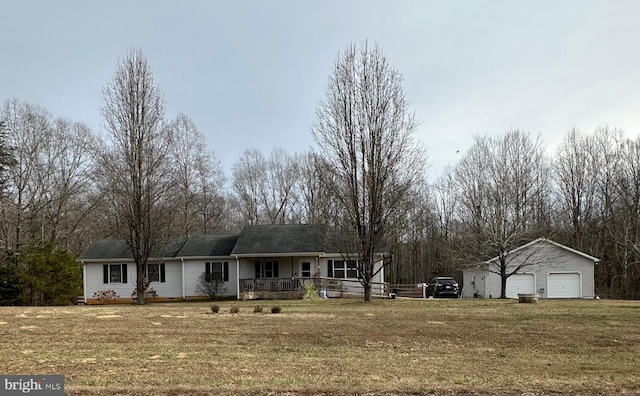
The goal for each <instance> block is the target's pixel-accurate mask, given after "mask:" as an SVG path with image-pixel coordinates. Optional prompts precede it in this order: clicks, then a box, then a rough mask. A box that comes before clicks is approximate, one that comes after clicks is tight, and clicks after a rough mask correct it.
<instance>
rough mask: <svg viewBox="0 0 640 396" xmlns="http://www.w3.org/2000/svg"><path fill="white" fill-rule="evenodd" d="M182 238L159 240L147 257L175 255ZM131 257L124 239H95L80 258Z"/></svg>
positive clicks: (180, 245) (182, 242)
mask: <svg viewBox="0 0 640 396" xmlns="http://www.w3.org/2000/svg"><path fill="white" fill-rule="evenodd" d="M184 243H185V240H184V239H169V240H159V241H157V243H155V244H154V246H153V247H152V249H151V254H150V255H149V257H154V258H157V257H175V256H176V254H177V253H178V252H179V251H180V248H181V247H182V246H183V245H184ZM117 258H133V252H132V251H131V248H130V247H129V244H128V243H127V242H126V241H124V240H116V239H103V240H100V241H97V242H96V243H94V244H93V245H91V246H89V248H88V249H87V250H86V251H85V252H84V254H83V255H82V259H85V260H91V259H117Z"/></svg>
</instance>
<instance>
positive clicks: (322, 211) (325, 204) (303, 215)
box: [295, 151, 339, 225]
mask: <svg viewBox="0 0 640 396" xmlns="http://www.w3.org/2000/svg"><path fill="white" fill-rule="evenodd" d="M298 168H299V171H300V173H299V176H300V177H299V179H298V183H297V186H296V194H295V196H296V200H297V203H296V206H295V210H296V215H295V216H296V218H297V219H298V222H299V223H304V224H330V225H332V221H333V220H334V219H336V218H337V215H338V212H339V211H338V209H337V208H336V204H335V201H334V200H333V199H331V196H330V194H328V193H327V190H326V188H325V187H324V183H323V180H322V178H321V177H320V172H321V171H322V170H321V167H320V166H319V161H318V160H317V158H316V154H315V153H313V152H312V151H309V152H306V153H304V154H302V155H300V156H299V157H298Z"/></svg>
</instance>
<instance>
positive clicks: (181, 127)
mask: <svg viewBox="0 0 640 396" xmlns="http://www.w3.org/2000/svg"><path fill="white" fill-rule="evenodd" d="M171 128H172V129H173V143H172V145H171V151H170V153H171V161H172V176H171V178H172V182H171V186H172V187H171V195H172V200H173V201H174V205H172V207H173V208H174V210H172V211H171V212H172V213H173V217H174V223H175V224H176V226H177V227H176V229H178V230H179V235H180V236H184V237H189V236H190V235H192V234H193V233H194V232H195V233H206V232H207V231H209V230H212V229H215V228H216V226H215V225H214V224H212V223H213V222H215V221H216V220H218V219H219V218H220V216H221V211H222V208H221V207H220V204H221V200H220V196H221V190H222V188H223V185H224V182H225V178H224V172H223V170H222V166H221V165H220V163H219V161H217V160H216V157H215V155H214V154H213V153H209V152H207V150H206V144H205V140H204V135H203V134H202V132H200V131H199V130H198V128H197V127H196V125H195V123H194V122H193V121H192V120H191V119H190V118H189V117H187V116H186V115H184V114H178V116H177V117H176V119H175V120H174V121H173V122H172V123H171Z"/></svg>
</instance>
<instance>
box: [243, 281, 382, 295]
mask: <svg viewBox="0 0 640 396" xmlns="http://www.w3.org/2000/svg"><path fill="white" fill-rule="evenodd" d="M305 282H313V283H314V286H315V288H316V290H321V289H324V290H326V291H327V295H328V296H329V297H339V296H342V295H345V294H349V295H362V294H363V293H364V292H363V289H362V285H361V284H360V282H359V281H358V280H354V279H336V278H317V277H314V278H258V279H256V278H250V279H240V292H241V293H246V292H251V291H253V292H295V291H303V290H304V284H305ZM389 291H390V290H389V284H388V283H377V282H376V283H374V284H373V285H372V295H374V296H387V295H388V294H389Z"/></svg>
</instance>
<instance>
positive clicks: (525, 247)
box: [487, 238, 600, 263]
mask: <svg viewBox="0 0 640 396" xmlns="http://www.w3.org/2000/svg"><path fill="white" fill-rule="evenodd" d="M539 243H548V244H550V245H553V246H555V247H558V248H560V249H564V250H566V251H568V252H571V253H573V254H577V255H579V256H582V257H584V258H586V259H589V260H591V261H593V262H594V263H597V262H599V261H600V259H599V258H597V257H593V256H590V255H588V254H586V253H584V252H581V251H579V250H575V249H572V248H570V247H569V246H565V245H562V244H560V243H557V242H554V241H552V240H551V239H546V238H538V239H536V240H533V241H531V242H529V243H526V244H524V245H522V246H519V247H517V248H515V249H513V250H511V251H510V252H509V253H508V254H514V253H517V252H519V251H521V250H524V249H527V248H528V247H530V246H533V245H536V244H539ZM498 259H499V257H497V256H496V257H494V258H492V259H490V260H487V263H490V262H493V261H497V260H498Z"/></svg>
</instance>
